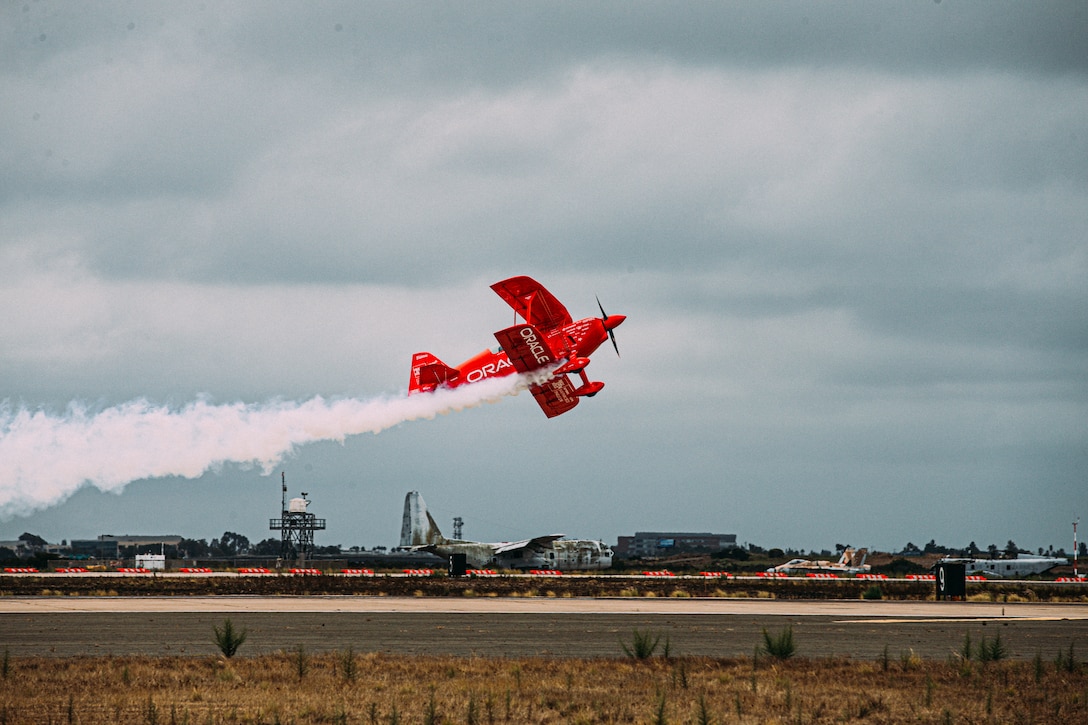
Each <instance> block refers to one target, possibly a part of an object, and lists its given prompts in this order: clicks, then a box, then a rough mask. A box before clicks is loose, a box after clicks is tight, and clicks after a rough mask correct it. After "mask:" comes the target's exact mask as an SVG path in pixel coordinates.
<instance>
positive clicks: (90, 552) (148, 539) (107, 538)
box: [71, 534, 182, 559]
mask: <svg viewBox="0 0 1088 725" xmlns="http://www.w3.org/2000/svg"><path fill="white" fill-rule="evenodd" d="M181 541H182V537H180V536H132V535H125V536H113V535H112V534H103V535H101V536H99V537H98V538H97V539H73V540H72V545H71V546H72V554H74V555H76V556H90V557H94V558H95V559H117V558H119V557H120V556H123V555H124V554H125V553H126V551H127V550H131V549H136V550H137V551H144V550H148V549H153V548H156V547H157V548H159V549H160V550H161V549H162V548H163V547H168V546H172V547H175V548H176V547H177V545H178V544H180V543H181Z"/></svg>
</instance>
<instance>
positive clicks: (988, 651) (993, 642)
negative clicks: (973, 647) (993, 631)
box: [978, 633, 1009, 662]
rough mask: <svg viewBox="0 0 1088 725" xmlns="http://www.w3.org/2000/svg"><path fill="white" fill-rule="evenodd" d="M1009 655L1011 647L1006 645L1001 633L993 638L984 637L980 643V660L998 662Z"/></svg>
mask: <svg viewBox="0 0 1088 725" xmlns="http://www.w3.org/2000/svg"><path fill="white" fill-rule="evenodd" d="M1008 656H1009V648H1008V647H1006V646H1005V643H1004V642H1002V641H1001V634H1000V633H998V634H997V635H996V636H994V638H993V639H990V640H988V639H986V638H985V637H983V638H982V641H981V642H979V645H978V659H979V662H996V661H998V660H1003V659H1005V658H1006V657H1008Z"/></svg>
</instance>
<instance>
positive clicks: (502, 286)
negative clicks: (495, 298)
mask: <svg viewBox="0 0 1088 725" xmlns="http://www.w3.org/2000/svg"><path fill="white" fill-rule="evenodd" d="M491 289H493V290H495V292H496V293H497V294H498V295H499V297H502V298H503V299H504V300H506V304H508V305H510V306H511V307H512V308H514V312H516V313H518V314H519V315H521V316H522V318H524V320H525V321H526V322H528V323H529V324H530V325H533V326H535V327H537V328H539V329H541V330H543V331H544V332H549V331H551V330H554V329H555V328H557V327H562V326H563V325H569V324H570V323H571V322H572V318H571V316H570V313H569V312H567V308H566V307H564V306H563V303H562V302H560V301H559V300H557V299H556V298H555V295H553V294H552V293H551V292H549V291H548V290H546V289H544V285H542V284H540V283H539V282H537V281H536V280H535V279H533V278H531V277H511V278H510V279H504V280H503V281H502V282H496V283H495V284H493V285H491Z"/></svg>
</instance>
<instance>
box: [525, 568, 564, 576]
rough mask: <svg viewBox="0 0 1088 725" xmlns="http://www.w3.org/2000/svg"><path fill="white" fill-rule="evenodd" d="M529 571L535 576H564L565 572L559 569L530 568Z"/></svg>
mask: <svg viewBox="0 0 1088 725" xmlns="http://www.w3.org/2000/svg"><path fill="white" fill-rule="evenodd" d="M529 573H530V574H532V575H533V576H562V575H563V572H561V571H559V570H558V569H530V570H529Z"/></svg>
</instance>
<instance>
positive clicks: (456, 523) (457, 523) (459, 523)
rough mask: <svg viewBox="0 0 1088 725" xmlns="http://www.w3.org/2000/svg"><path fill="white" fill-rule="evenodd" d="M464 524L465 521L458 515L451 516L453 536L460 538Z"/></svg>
mask: <svg viewBox="0 0 1088 725" xmlns="http://www.w3.org/2000/svg"><path fill="white" fill-rule="evenodd" d="M464 525H465V522H464V520H463V519H462V518H461V517H460V516H454V517H453V538H455V539H460V538H461V536H462V531H463V528H462V527H464Z"/></svg>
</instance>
